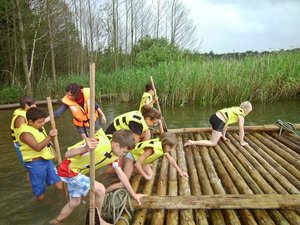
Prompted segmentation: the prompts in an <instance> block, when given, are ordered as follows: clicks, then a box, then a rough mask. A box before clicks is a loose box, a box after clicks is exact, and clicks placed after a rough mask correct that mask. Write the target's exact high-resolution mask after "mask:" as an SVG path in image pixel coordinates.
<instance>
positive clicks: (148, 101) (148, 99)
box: [139, 83, 157, 111]
mask: <svg viewBox="0 0 300 225" xmlns="http://www.w3.org/2000/svg"><path fill="white" fill-rule="evenodd" d="M145 88H146V92H144V94H143V96H142V99H141V102H140V108H139V111H141V110H142V107H143V106H145V105H146V106H150V107H153V104H154V103H155V101H157V97H156V96H154V91H153V87H152V84H151V83H148V84H146V86H145Z"/></svg>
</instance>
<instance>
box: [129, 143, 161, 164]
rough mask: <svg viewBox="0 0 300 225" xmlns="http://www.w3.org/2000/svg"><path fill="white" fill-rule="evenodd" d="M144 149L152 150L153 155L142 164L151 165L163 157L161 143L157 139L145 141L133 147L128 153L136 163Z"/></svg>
mask: <svg viewBox="0 0 300 225" xmlns="http://www.w3.org/2000/svg"><path fill="white" fill-rule="evenodd" d="M145 148H152V149H153V154H152V155H150V156H149V157H148V158H146V159H145V160H144V162H143V164H147V163H151V162H153V161H155V160H156V159H158V158H160V157H162V156H164V155H165V153H164V151H163V148H162V143H161V141H160V140H159V138H155V139H151V140H147V141H142V142H140V143H137V144H136V145H135V148H134V149H132V150H131V151H130V152H131V154H132V156H133V158H134V159H135V161H137V160H138V159H139V158H140V157H141V155H142V154H143V153H144V149H145Z"/></svg>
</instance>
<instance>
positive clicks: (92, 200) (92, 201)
mask: <svg viewBox="0 0 300 225" xmlns="http://www.w3.org/2000/svg"><path fill="white" fill-rule="evenodd" d="M89 111H90V113H89V115H90V138H94V137H95V121H94V115H95V63H91V64H90V108H89ZM89 208H90V215H89V218H90V219H89V221H90V225H94V224H95V219H94V218H95V151H94V149H93V150H91V151H90V205H89ZM99 210H101V209H99Z"/></svg>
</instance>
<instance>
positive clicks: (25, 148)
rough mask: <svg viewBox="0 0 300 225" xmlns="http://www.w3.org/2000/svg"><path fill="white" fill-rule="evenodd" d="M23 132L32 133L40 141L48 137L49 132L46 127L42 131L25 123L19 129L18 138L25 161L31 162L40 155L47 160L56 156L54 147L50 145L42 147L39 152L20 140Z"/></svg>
mask: <svg viewBox="0 0 300 225" xmlns="http://www.w3.org/2000/svg"><path fill="white" fill-rule="evenodd" d="M22 133H30V134H32V136H33V137H34V138H35V140H36V141H37V142H38V143H40V142H42V141H43V140H44V139H45V138H46V137H47V133H46V131H45V129H44V128H43V129H42V131H39V130H38V129H36V128H34V127H32V126H30V125H28V124H25V123H24V124H22V125H21V127H20V128H19V129H17V132H16V138H17V141H18V142H19V144H20V151H21V153H22V157H23V160H24V161H25V162H30V161H32V159H33V158H38V157H42V158H43V159H46V160H50V159H53V158H54V155H53V149H52V147H51V146H50V145H48V146H46V147H45V148H44V149H42V150H41V151H39V152H38V151H35V150H34V149H32V148H31V147H30V146H29V145H28V144H26V143H23V142H22V141H21V140H20V136H21V134H22Z"/></svg>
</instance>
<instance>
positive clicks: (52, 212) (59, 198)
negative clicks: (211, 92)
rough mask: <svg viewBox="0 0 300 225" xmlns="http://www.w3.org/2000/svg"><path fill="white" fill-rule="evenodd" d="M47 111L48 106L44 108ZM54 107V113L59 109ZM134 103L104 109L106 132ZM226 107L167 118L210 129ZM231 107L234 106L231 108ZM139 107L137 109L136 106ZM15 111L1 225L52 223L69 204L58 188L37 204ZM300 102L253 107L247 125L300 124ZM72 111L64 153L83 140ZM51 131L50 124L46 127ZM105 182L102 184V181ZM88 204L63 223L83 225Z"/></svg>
mask: <svg viewBox="0 0 300 225" xmlns="http://www.w3.org/2000/svg"><path fill="white" fill-rule="evenodd" d="M41 107H42V108H44V109H45V110H46V106H41ZM58 107H59V106H58V105H55V106H54V110H55V109H56V108H58ZM133 107H134V106H133V105H132V104H126V103H105V104H102V108H103V111H104V113H105V114H106V117H107V124H104V125H102V126H103V128H104V129H105V128H106V127H107V126H108V125H109V124H110V123H111V122H112V120H113V118H114V117H115V116H117V115H120V114H122V113H125V112H128V111H131V110H133ZM223 107H224V106H221V105H220V106H214V107H206V108H204V107H199V106H184V107H174V108H167V109H165V108H163V109H162V110H163V116H164V118H165V120H166V123H167V125H168V128H182V127H207V126H209V123H208V119H209V116H210V115H211V114H212V113H213V112H215V111H216V110H217V109H221V108H223ZM229 107H230V106H229ZM135 108H137V106H136V107H135ZM12 112H13V109H10V110H2V111H1V117H0V118H1V129H0V137H1V139H0V149H1V159H2V162H1V164H0V179H1V183H0V199H1V202H0V208H1V214H0V224H1V225H41V224H48V222H49V220H50V219H51V218H54V217H55V216H56V215H57V214H58V213H59V211H60V209H61V208H62V206H63V205H64V204H65V202H64V198H63V195H62V193H60V192H59V191H58V190H56V189H55V188H54V187H50V188H49V187H48V188H47V192H46V199H45V201H42V202H37V201H36V200H35V198H34V197H33V195H32V193H31V188H30V184H29V183H26V182H25V171H24V168H22V166H21V164H20V163H19V161H18V158H17V155H16V154H15V151H14V148H13V144H12V141H11V137H10V128H9V127H10V120H11V115H12ZM299 115H300V103H299V101H288V102H280V103H273V104H270V105H262V104H255V103H254V104H253V111H252V112H251V113H250V114H249V115H248V116H247V117H246V125H260V124H271V123H274V122H275V121H276V120H277V119H281V120H287V121H290V122H293V123H299V122H300V121H299ZM71 121H72V116H71V113H70V112H68V111H67V112H65V113H64V114H63V115H62V116H61V117H59V118H58V119H57V120H56V125H57V129H58V131H59V137H58V139H59V143H60V148H61V151H62V154H64V152H65V151H66V148H67V147H68V146H70V145H72V144H74V143H76V142H77V141H79V140H80V137H79V134H78V133H77V131H76V129H75V127H74V125H73V124H72V122H71ZM46 129H47V130H49V124H47V125H46ZM100 182H101V181H100ZM85 211H86V205H85V204H82V205H81V206H80V207H78V208H77V209H76V210H75V212H74V213H73V214H72V215H71V216H70V218H68V219H67V220H66V221H65V222H64V223H63V224H65V225H82V224H84V220H85Z"/></svg>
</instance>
